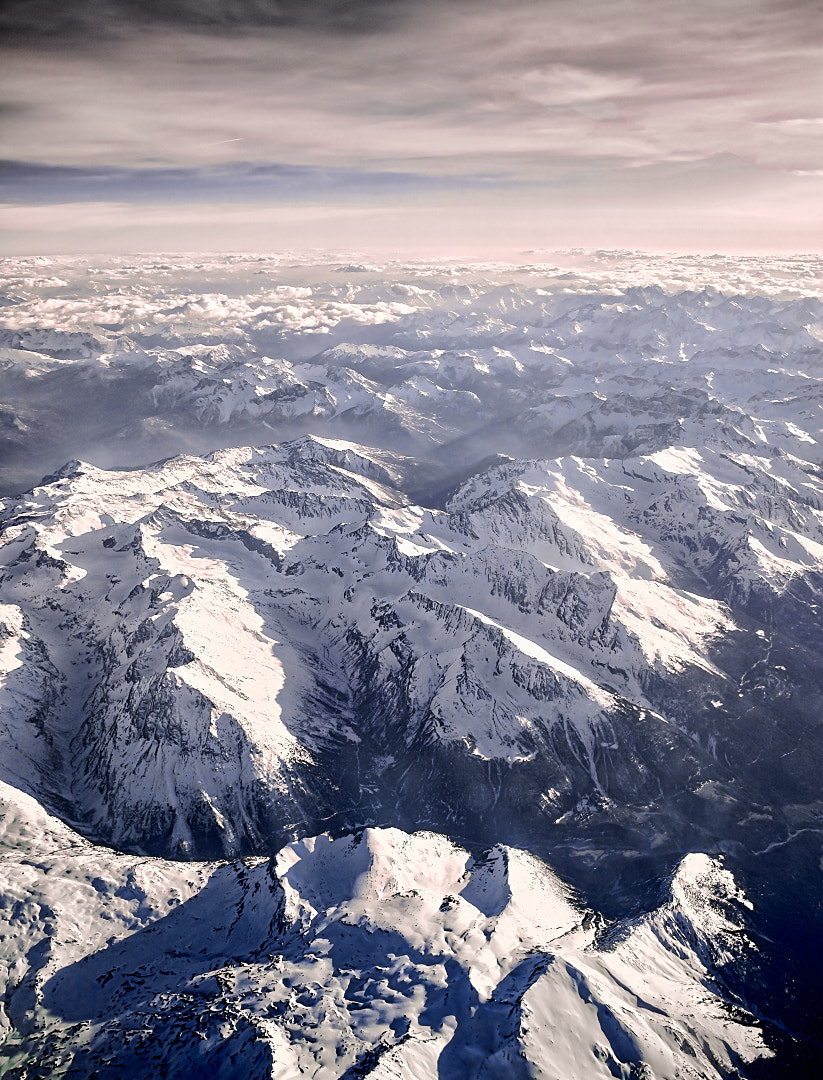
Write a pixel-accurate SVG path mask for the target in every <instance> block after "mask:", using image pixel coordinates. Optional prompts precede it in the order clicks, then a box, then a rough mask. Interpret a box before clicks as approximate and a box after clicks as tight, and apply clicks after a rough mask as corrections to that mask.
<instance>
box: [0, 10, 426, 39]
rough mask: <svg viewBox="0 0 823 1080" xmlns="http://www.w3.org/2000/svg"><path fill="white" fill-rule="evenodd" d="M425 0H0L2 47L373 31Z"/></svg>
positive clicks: (395, 21)
mask: <svg viewBox="0 0 823 1080" xmlns="http://www.w3.org/2000/svg"><path fill="white" fill-rule="evenodd" d="M423 2H425V0H96V2H95V0H4V2H3V3H2V5H1V6H0V36H2V37H3V38H4V39H5V41H6V44H7V45H13V44H15V43H17V44H26V45H37V44H39V45H43V46H57V47H60V48H65V47H66V46H67V45H69V44H74V45H87V44H89V43H90V42H92V41H97V42H99V41H105V40H117V39H120V38H123V37H129V36H132V35H134V34H135V33H141V32H145V31H151V30H162V29H166V30H171V29H176V30H191V31H205V32H209V31H211V32H219V33H225V32H232V33H243V32H247V31H249V30H255V29H261V28H271V29H278V28H291V29H303V30H310V31H313V32H318V33H322V34H329V33H331V34H334V33H337V34H340V33H342V34H346V33H373V32H376V31H380V30H387V29H390V28H392V27H396V26H397V25H398V24H400V23H402V21H403V20H404V18H406V17H407V16H408V13H409V11H410V9H412V8H413V7H415V6H419V5H420V4H421V3H423Z"/></svg>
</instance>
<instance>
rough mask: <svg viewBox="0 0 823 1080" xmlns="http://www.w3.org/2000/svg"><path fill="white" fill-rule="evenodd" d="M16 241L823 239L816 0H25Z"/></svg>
mask: <svg viewBox="0 0 823 1080" xmlns="http://www.w3.org/2000/svg"><path fill="white" fill-rule="evenodd" d="M0 146H2V150H0V154H2V157H3V159H4V160H3V161H2V163H0V253H3V254H49V253H63V252H94V251H123V252H131V251H220V250H229V251H230V250H239V251H249V250H283V249H300V250H308V249H314V248H317V249H325V250H328V249H333V250H355V251H364V252H370V251H373V252H382V253H387V254H391V253H403V254H408V253H412V252H420V253H421V254H423V253H425V254H431V255H443V256H447V255H452V256H458V257H462V256H477V257H484V256H486V255H494V256H500V255H506V254H511V255H512V256H518V257H520V256H523V255H529V254H532V255H533V254H537V255H539V253H540V252H542V251H553V250H556V249H558V248H568V247H595V248H643V249H648V250H652V251H703V252H711V251H718V252H741V253H751V252H761V251H762V252H784V253H793V252H820V251H823V209H821V208H823V5H822V4H821V2H820V0H688V2H685V0H496V2H487V0H359V2H352V0H348V2H346V0H3V2H2V5H0Z"/></svg>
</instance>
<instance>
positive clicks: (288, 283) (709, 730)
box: [0, 252, 823, 1080]
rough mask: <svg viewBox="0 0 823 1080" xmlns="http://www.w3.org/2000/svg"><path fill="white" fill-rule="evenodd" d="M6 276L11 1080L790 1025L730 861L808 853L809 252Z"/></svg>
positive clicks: (456, 1062) (176, 264) (427, 1067)
mask: <svg viewBox="0 0 823 1080" xmlns="http://www.w3.org/2000/svg"><path fill="white" fill-rule="evenodd" d="M2 275H3V278H4V289H5V292H6V293H7V294H8V295H9V296H10V297H11V298H13V303H10V304H7V305H6V306H5V307H4V308H3V316H4V328H3V329H0V397H2V401H3V407H2V410H0V422H2V435H3V440H4V442H3V445H4V448H5V449H4V454H3V462H2V464H0V485H2V488H0V490H2V491H4V492H5V493H6V494H7V495H8V498H5V499H4V501H3V503H2V506H1V507H0V573H1V574H2V577H0V589H2V598H1V599H2V602H1V603H0V747H2V753H1V754H0V770H2V771H1V772H0V802H2V813H1V814H0V849H2V850H0V975H2V978H3V980H4V984H5V991H6V992H5V996H4V997H3V1003H2V1007H1V1008H0V1025H2V1036H3V1039H4V1046H3V1052H4V1054H6V1059H4V1060H7V1062H8V1063H9V1066H10V1067H13V1068H14V1069H16V1068H21V1069H25V1068H28V1067H30V1066H31V1067H35V1068H36V1069H38V1070H40V1072H42V1074H43V1075H54V1076H55V1077H59V1076H61V1075H91V1074H94V1073H96V1074H97V1075H99V1076H101V1078H102V1077H106V1076H115V1075H130V1076H135V1077H141V1076H146V1077H149V1076H151V1077H154V1076H156V1075H160V1073H161V1072H162V1071H163V1070H168V1071H169V1072H170V1074H171V1075H182V1074H185V1075H189V1074H192V1075H193V1073H194V1072H198V1070H199V1071H202V1072H203V1073H204V1075H205V1074H206V1073H208V1074H209V1075H226V1076H229V1075H237V1074H238V1070H240V1071H242V1073H243V1075H249V1076H254V1075H258V1074H259V1075H271V1076H275V1077H278V1078H282V1080H285V1078H297V1077H298V1076H305V1075H314V1076H316V1077H318V1078H319V1080H331V1078H332V1077H344V1076H347V1077H350V1076H353V1075H355V1074H357V1075H365V1073H366V1071H368V1074H369V1075H370V1076H374V1077H376V1078H378V1080H379V1078H381V1077H382V1078H384V1080H386V1078H390V1077H398V1078H399V1077H408V1076H414V1077H418V1076H419V1077H429V1076H435V1075H442V1076H448V1077H455V1078H457V1077H460V1078H463V1077H465V1078H469V1077H472V1078H480V1077H483V1076H488V1077H494V1078H495V1080H496V1078H498V1077H500V1078H503V1077H512V1078H515V1077H520V1076H523V1075H527V1074H528V1075H543V1076H551V1077H557V1078H558V1080H560V1078H562V1080H571V1078H574V1077H580V1078H581V1080H590V1078H595V1077H603V1078H607V1077H616V1076H620V1077H626V1078H628V1077H641V1076H645V1077H647V1078H651V1077H652V1076H653V1077H655V1078H656V1080H669V1078H671V1080H685V1078H687V1077H688V1078H698V1077H699V1078H702V1080H709V1078H711V1077H715V1076H717V1077H719V1076H723V1075H730V1074H731V1072H732V1070H741V1071H745V1063H746V1062H748V1061H750V1060H753V1059H755V1058H757V1057H764V1056H767V1055H768V1054H769V1052H770V1051H769V1050H768V1049H767V1037H766V1034H765V1024H764V1023H763V1022H761V1021H758V1020H757V1019H756V1018H755V1017H750V1016H746V1015H744V1014H743V1013H742V1012H737V1011H735V1010H731V1009H730V1008H729V1005H730V1004H735V1009H736V1008H737V1007H738V1006H739V1002H738V1003H735V1002H734V997H733V994H732V993H731V991H730V990H729V989H728V987H729V986H731V985H740V986H742V987H743V988H744V989H743V991H742V992H743V994H744V996H745V993H746V980H747V978H748V977H749V970H748V967H747V957H749V958H750V957H751V956H752V955H754V950H755V949H756V948H768V934H767V933H761V934H760V936H759V937H758V939H757V941H758V945H755V943H754V941H753V940H752V941H750V940H749V939H748V937H747V931H746V927H747V919H748V918H749V915H750V914H751V912H752V906H751V901H750V900H748V899H747V897H745V896H744V895H743V893H742V892H741V890H740V888H739V886H738V884H737V882H736V881H735V879H734V877H733V875H732V873H731V871H730V869H729V868H727V866H726V865H725V864H724V862H723V860H722V859H721V858H719V857H716V856H714V855H708V854H705V853H704V852H706V851H709V852H716V851H724V850H725V851H728V852H730V853H731V852H733V853H734V857H735V859H737V860H739V862H740V863H742V864H743V865H744V866H748V867H751V866H752V862H751V860H754V865H755V868H756V870H757V872H758V873H760V864H759V863H758V861H757V860H761V859H767V858H768V857H769V855H770V854H771V853H775V852H778V853H780V852H782V851H783V849H784V848H785V847H786V846H787V845H789V844H793V845H795V846H796V847H797V848H798V849H799V848H800V846H801V845H803V844H806V843H808V844H811V843H812V842H816V839H817V838H818V836H819V829H818V828H817V824H818V819H819V814H820V807H819V800H818V794H819V792H818V791H817V788H815V787H814V777H816V776H817V775H818V774H819V767H818V766H819V764H820V762H819V753H818V748H817V746H816V743H815V741H814V728H813V727H811V728H810V727H809V723H810V720H809V717H810V716H812V719H813V715H812V714H813V710H812V712H811V713H810V712H809V709H808V707H807V705H808V702H814V701H816V700H818V699H819V697H820V693H821V686H820V681H819V676H818V674H817V669H818V667H819V665H816V664H815V661H814V657H816V656H817V654H818V653H819V648H818V646H819V645H820V640H819V629H818V627H819V610H818V608H819V595H820V591H819V581H818V578H819V569H820V566H821V562H823V482H822V481H821V471H820V470H821V466H822V465H823V458H821V453H820V450H821V439H820V416H821V408H823V393H821V389H820V387H819V386H818V382H819V378H820V373H821V371H823V368H822V367H821V363H820V328H821V326H822V325H823V307H822V306H821V299H820V286H821V282H823V264H822V263H821V261H820V259H819V258H816V257H812V256H809V257H797V258H792V259H786V260H781V259H771V260H767V259H756V258H750V259H737V260H732V259H725V258H722V259H721V258H702V257H697V256H695V257H683V258H675V257H662V256H661V257H655V258H652V257H649V256H642V255H640V254H639V253H633V252H623V253H604V252H600V253H589V254H588V255H584V254H583V253H573V252H570V253H562V254H561V253H558V254H557V256H556V262H552V263H538V262H534V261H532V262H528V263H524V265H523V266H521V267H506V266H503V265H502V264H495V263H486V264H483V265H476V266H465V265H458V264H451V263H448V262H437V263H417V264H411V263H410V264H404V263H395V264H392V266H390V267H385V268H381V267H375V266H368V267H364V266H363V264H362V263H361V262H360V260H359V258H358V257H356V256H354V255H346V256H345V257H342V256H341V257H340V258H339V259H334V260H331V261H330V262H328V263H326V264H322V265H319V264H312V263H311V262H310V261H307V260H306V259H305V258H302V257H300V256H295V257H294V258H292V257H291V256H290V255H289V256H288V257H287V256H285V255H284V256H282V257H277V258H265V259H262V258H259V257H251V256H233V257H231V258H230V259H225V258H220V257H214V258H210V257H209V258H204V259H198V260H193V259H189V258H184V257H181V258H180V259H175V260H174V261H173V262H170V261H169V260H163V259H159V260H158V259H154V258H148V257H146V258H144V257H139V258H138V257H133V258H131V259H118V258H114V257H112V258H106V259H96V260H86V259H72V258H56V259H51V260H49V259H47V260H40V261H37V260H25V259H11V260H6V261H5V263H4V264H3V267H2ZM78 417H81V418H82V421H83V422H82V423H78V421H77V418H78ZM63 461H68V462H69V464H68V465H66V466H63V467H62V468H61V463H62V462H63ZM147 462H154V464H147ZM55 469H58V470H59V471H58V472H57V473H55V472H54V470H55ZM45 474H49V475H48V476H47V477H46V479H45V480H44V481H43V482H40V483H38V481H39V480H40V478H41V477H42V476H44V475H45ZM24 488H30V489H31V490H28V491H26V492H25V493H24V494H22V495H20V494H18V493H19V492H21V491H22V490H23V489H24ZM798 751H802V752H798ZM810 777H811V778H812V779H811V780H810ZM700 800H704V801H705V807H706V810H705V811H704V810H703V809H702V808H701V806H700ZM46 808H49V809H46ZM50 811H53V812H54V813H52V812H50ZM54 814H59V815H60V818H62V820H59V819H58V817H56V816H54ZM401 825H402V826H404V828H401V827H400V826H401ZM418 826H425V829H426V831H417V832H415V831H413V830H414V828H417V827H418ZM75 829H76V830H78V831H74V830H75ZM405 829H408V830H409V831H405ZM324 830H329V831H328V832H324ZM81 832H82V834H83V835H82V836H81V835H80V833H81ZM446 833H451V834H452V835H451V838H450V837H449V836H448V835H446ZM466 836H471V837H474V838H475V839H476V841H477V842H476V843H473V844H472V845H470V846H471V850H469V846H464V841H460V842H458V841H457V840H456V839H455V837H466ZM289 841H291V842H289ZM465 843H466V844H468V842H467V841H465ZM519 843H528V845H530V846H531V847H533V848H534V850H535V851H538V850H539V851H540V852H541V853H542V854H543V856H544V857H546V858H548V859H549V861H550V862H551V861H553V860H556V861H557V862H556V865H557V867H558V868H559V867H560V866H561V865H562V866H563V867H565V868H566V870H568V872H569V875H570V877H569V880H572V877H574V881H575V887H574V888H572V887H571V885H569V884H567V883H566V881H565V880H563V879H562V878H561V876H560V875H559V874H558V873H557V872H555V870H554V869H552V868H551V867H550V866H549V865H547V863H546V862H543V861H541V859H539V858H538V857H537V855H536V854H534V853H530V852H529V851H524V850H520V849H518V848H517V847H515V846H513V845H514V844H519ZM793 851H794V848H793ZM146 852H152V853H153V855H152V856H150V855H148V854H146ZM158 854H162V855H164V856H165V857H164V858H159V857H153V856H156V855H158ZM240 854H242V855H243V859H242V860H241V859H239V858H238V855H240ZM206 856H208V858H209V859H213V861H204V858H205V857H206ZM217 856H222V858H220V859H219V860H217ZM810 858H811V859H812V861H811V863H810V864H809V865H810V866H811V869H808V868H807V870H808V876H807V877H806V878H804V879H802V880H801V881H799V883H798V882H796V881H790V882H788V883H787V884H786V886H785V887H786V888H787V889H789V888H791V889H795V890H796V892H797V894H798V895H802V894H803V890H804V889H808V888H810V887H811V886H810V885H809V882H810V881H813V880H814V881H816V880H817V875H818V873H819V867H818V861H817V860H818V858H819V853H818V852H817V851H815V853H814V856H813V857H811V856H810ZM182 860H187V861H182ZM215 860H216V861H215ZM747 860H749V861H748V862H747ZM792 866H793V871H792V872H793V873H795V874H800V870H798V869H797V868H798V867H801V868H802V867H803V866H805V864H804V863H802V859H801V858H800V856H799V855H798V856H797V858H796V859H795V861H794V862H793V864H792ZM615 867H617V869H615ZM638 867H639V869H637V868H638ZM564 872H565V871H564ZM803 872H804V873H805V872H806V871H803ZM574 875H576V876H574ZM667 875H668V876H667ZM801 877H802V874H801ZM641 878H643V879H644V882H643V884H641V885H638V886H637V888H638V896H637V898H635V897H634V895H632V896H630V897H627V895H626V894H625V892H624V893H623V895H620V896H619V902H618V900H617V899H614V898H612V897H611V896H609V897H607V898H606V900H607V901H608V902H609V903H612V906H613V908H614V909H615V910H617V909H619V910H621V911H623V912H624V914H622V915H614V916H613V918H612V919H611V920H607V919H605V917H604V916H603V915H602V913H601V911H600V910H596V909H595V908H594V907H592V908H590V907H589V906H587V905H588V903H589V901H587V900H585V899H584V896H585V895H587V890H588V893H589V894H591V895H590V896H589V900H591V896H593V895H596V894H597V889H598V888H599V889H601V894H600V900H601V901H603V894H604V893H605V892H606V891H608V890H609V889H613V890H614V892H615V893H617V894H620V893H621V890H625V889H631V888H634V886H631V885H625V884H624V883H625V882H636V881H640V879H641ZM645 879H648V881H649V882H651V883H652V885H653V886H654V887H657V888H659V896H658V899H657V900H654V901H652V900H651V899H650V898H649V897H650V895H651V892H652V891H653V889H652V885H649V887H648V889H647V890H646V892H643V893H642V896H643V899H642V901H641V899H640V894H641V892H642V890H643V888H645V887H646V880H645ZM779 887H782V886H780V885H779V884H775V885H773V886H770V888H773V889H775V890H776V889H778V888H779ZM766 900H767V901H769V900H771V902H772V906H773V907H774V906H775V904H774V902H773V901H774V895H772V897H771V898H770V897H768V896H766ZM592 903H593V901H592ZM598 903H600V901H599V902H598ZM621 905H622V906H621ZM761 909H762V910H764V911H768V910H769V903H768V902H766V903H763V904H760V903H759V904H758V911H757V912H755V914H756V915H761ZM603 910H606V906H605V902H604V906H603ZM778 936H779V935H778ZM816 944H817V943H816V942H815V941H813V940H812V941H810V942H809V946H808V948H809V952H811V950H812V949H813V948H814V947H815V945H816ZM726 971H728V972H730V973H731V976H732V978H730V979H729V980H728V982H725V981H724V972H726ZM761 989H762V988H760V987H759V985H758V986H755V987H754V990H753V993H754V996H755V997H756V995H757V994H758V993H760V992H761ZM782 1000H783V999H782V998H780V996H779V995H774V1000H773V1001H769V1002H768V1003H767V1006H766V1008H765V1012H769V1010H770V1009H773V1011H775V1013H777V1012H779V1011H780V1009H781V1008H783V1005H782V1004H781V1002H782ZM782 1022H783V1021H782V1019H781V1023H782ZM789 1026H791V1025H789ZM791 1037H792V1038H795V1033H794V1032H792V1036H791ZM769 1038H771V1036H769ZM797 1038H798V1039H800V1036H799V1035H798V1036H797ZM175 1070H177V1072H176V1073H175ZM38 1075H39V1073H38Z"/></svg>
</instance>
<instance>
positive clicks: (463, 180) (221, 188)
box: [0, 140, 506, 206]
mask: <svg viewBox="0 0 823 1080" xmlns="http://www.w3.org/2000/svg"><path fill="white" fill-rule="evenodd" d="M230 141H233V140H230ZM504 184H506V178H505V177H502V176H493V175H482V174H477V175H463V174H461V175H458V176H442V175H441V176H438V175H434V176H427V175H425V174H421V173H411V172H405V173H401V172H368V171H365V170H363V169H353V168H348V169H347V168H334V167H327V168H318V167H314V166H300V165H282V164H268V163H262V164H260V163H254V162H229V163H227V164H224V165H212V166H198V167H187V168H158V167H154V168H151V167H149V168H119V167H114V166H98V167H96V168H89V167H84V166H65V165H43V164H39V163H31V162H22V161H0V202H5V203H8V204H15V203H16V204H20V205H29V206H36V205H54V204H58V203H61V202H64V203H82V202H109V203H111V202H129V203H203V202H210V201H211V202H213V201H214V200H215V199H216V198H218V199H222V200H223V201H225V202H258V203H261V202H273V203H277V202H290V203H305V202H311V201H316V200H318V199H324V198H325V199H328V198H330V197H334V198H337V199H342V200H346V199H355V200H356V199H362V198H370V199H377V200H380V199H381V198H386V197H394V198H397V197H399V196H409V195H410V194H412V193H416V192H431V191H442V190H448V189H451V188H455V187H459V188H460V189H463V190H464V189H466V188H473V187H489V186H500V185H504Z"/></svg>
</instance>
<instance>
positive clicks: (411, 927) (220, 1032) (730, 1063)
mask: <svg viewBox="0 0 823 1080" xmlns="http://www.w3.org/2000/svg"><path fill="white" fill-rule="evenodd" d="M0 793H1V794H2V808H3V811H4V813H3V822H4V825H3V834H2V840H0V843H2V854H3V856H4V857H3V859H2V862H0V883H1V884H2V890H3V896H4V897H5V899H6V903H8V904H11V905H13V906H14V908H15V918H14V920H13V929H12V932H11V933H10V934H8V935H7V936H6V937H5V938H4V942H3V954H2V964H3V968H4V969H5V970H4V971H3V974H4V977H5V981H6V985H7V987H8V989H7V992H6V999H5V1000H6V1005H5V1010H4V1013H3V1020H4V1022H5V1026H6V1034H7V1039H6V1042H5V1045H4V1047H3V1049H2V1051H0V1053H1V1054H2V1057H0V1060H3V1059H5V1060H4V1071H5V1069H6V1068H10V1074H11V1075H26V1076H32V1075H37V1076H46V1075H48V1076H52V1077H62V1076H80V1075H84V1076H92V1075H94V1076H98V1077H101V1078H109V1077H116V1076H123V1075H126V1076H129V1077H134V1078H143V1077H145V1078H148V1077H155V1076H157V1075H158V1074H164V1075H169V1076H210V1077H220V1078H226V1080H228V1078H230V1077H236V1076H238V1075H241V1074H242V1075H243V1076H248V1077H249V1078H251V1080H257V1078H263V1077H270V1076H277V1077H283V1078H287V1077H288V1078H296V1077H298V1076H308V1075H310V1076H316V1077H322V1078H325V1077H341V1076H345V1077H357V1076H367V1075H368V1076H372V1077H374V1078H375V1080H380V1078H382V1080H388V1078H390V1077H407V1076H415V1077H425V1076H443V1077H465V1076H472V1077H496V1078H504V1077H505V1078H508V1077H511V1078H515V1077H524V1076H534V1075H538V1076H545V1077H552V1078H556V1080H561V1078H562V1080H574V1078H580V1080H583V1078H586V1080H589V1078H594V1077H603V1078H607V1077H614V1076H625V1077H631V1076H637V1077H652V1076H653V1077H659V1078H661V1080H669V1078H671V1080H674V1078H687V1077H722V1076H727V1075H730V1070H731V1069H732V1068H733V1067H734V1066H736V1065H737V1064H743V1063H745V1062H747V1061H751V1060H754V1059H756V1058H758V1057H760V1056H761V1055H768V1053H769V1051H768V1050H767V1048H766V1047H765V1046H764V1044H763V1042H762V1037H761V1035H760V1033H759V1031H758V1029H757V1028H756V1027H753V1026H752V1025H751V1018H750V1017H747V1016H746V1015H745V1014H743V1013H742V1012H741V1013H739V1014H738V1015H737V1016H735V1017H733V1016H732V1015H731V1014H730V1013H729V1011H728V1009H727V1007H725V1006H724V1002H723V998H722V996H721V994H720V993H719V990H718V983H717V979H718V978H721V979H722V971H723V969H724V968H725V967H726V966H728V965H729V964H731V963H733V961H734V959H735V958H736V957H739V956H740V954H741V953H742V951H743V950H744V949H745V946H746V940H745V937H744V936H741V925H740V922H739V919H738V917H737V912H738V911H740V910H741V903H742V899H743V898H742V896H741V894H740V893H739V890H738V889H737V888H736V886H735V884H734V880H733V878H732V876H731V874H730V873H729V872H728V871H727V870H725V869H724V868H723V866H722V863H721V862H720V861H718V860H712V859H710V858H708V857H707V856H705V855H690V856H688V857H687V858H686V859H685V860H683V862H682V864H681V865H680V867H679V868H678V870H677V872H676V873H675V874H674V876H673V878H672V879H671V881H670V883H669V884H668V887H667V896H666V899H665V901H664V902H663V903H662V904H661V905H660V906H659V907H658V908H657V909H656V910H655V911H653V912H650V913H649V914H648V915H645V916H643V917H642V918H640V919H638V920H633V921H630V922H626V923H617V924H615V925H612V926H610V927H609V928H608V931H607V932H605V933H604V927H603V925H602V923H601V922H600V921H599V920H598V919H597V917H596V916H595V915H594V913H592V912H591V911H586V910H585V909H584V908H582V907H581V905H580V904H579V902H576V901H575V899H574V898H573V897H572V896H571V895H570V893H569V891H568V890H567V889H566V888H565V887H564V886H563V885H562V883H561V882H559V881H558V879H557V878H556V877H555V875H554V874H553V873H552V872H551V870H549V868H548V867H547V866H545V864H543V863H541V862H540V861H539V860H538V859H535V858H534V857H533V856H531V855H528V854H526V853H525V852H522V851H516V850H512V849H510V848H506V847H504V846H501V845H496V846H494V847H491V848H489V849H488V850H486V851H485V852H483V853H482V855H474V856H472V855H470V854H469V852H467V851H466V850H464V849H462V848H461V847H459V846H457V845H455V844H454V843H453V842H452V841H450V840H448V839H447V838H445V837H443V836H438V835H436V834H434V833H420V832H418V833H415V834H413V835H409V834H407V833H403V832H401V831H399V830H397V829H367V830H366V831H365V832H362V833H360V834H358V835H356V836H353V837H350V838H347V839H338V840H330V839H329V838H328V836H321V837H317V838H313V837H312V838H304V839H302V840H300V841H297V842H295V843H292V844H290V845H288V846H287V847H285V848H283V850H282V851H280V852H279V853H278V854H277V856H276V858H272V859H252V860H248V861H244V862H234V863H224V864H214V863H172V862H168V861H162V860H157V859H145V858H138V857H135V856H128V855H118V854H115V853H113V852H109V853H105V852H104V851H103V850H102V849H100V848H94V847H92V846H91V845H89V844H88V843H86V842H84V841H82V840H80V839H79V838H78V837H77V836H76V835H75V834H73V833H72V832H71V831H70V830H68V829H66V827H65V826H63V825H62V824H61V823H60V822H58V821H56V820H55V819H53V818H49V817H47V816H46V815H45V814H44V813H43V811H42V810H41V809H40V808H39V807H38V806H37V804H36V803H35V802H34V801H33V800H32V799H30V798H28V797H26V796H23V795H21V794H20V793H19V792H15V791H14V789H11V788H8V787H6V786H5V785H3V786H2V787H1V788H0ZM21 849H22V850H21ZM23 852H25V854H23ZM721 985H722V984H721ZM32 1061H36V1063H37V1064H36V1067H35V1068H34V1070H30V1064H27V1063H31V1062H32Z"/></svg>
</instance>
